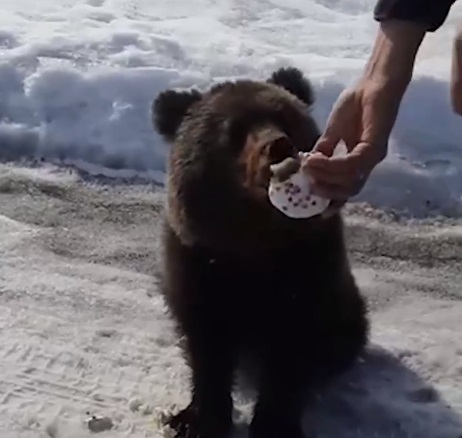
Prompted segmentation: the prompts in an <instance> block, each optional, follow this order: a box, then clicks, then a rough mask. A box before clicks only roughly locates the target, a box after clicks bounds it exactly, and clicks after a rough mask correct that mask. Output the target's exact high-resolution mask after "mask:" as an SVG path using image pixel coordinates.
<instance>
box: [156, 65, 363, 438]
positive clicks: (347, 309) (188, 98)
mask: <svg viewBox="0 0 462 438" xmlns="http://www.w3.org/2000/svg"><path fill="white" fill-rule="evenodd" d="M313 102H314V98H313V92H312V88H311V84H310V83H309V82H308V80H307V79H305V78H304V76H303V75H302V73H301V72H300V71H299V70H297V69H295V68H286V69H280V70H278V71H276V72H274V73H273V74H272V76H271V77H270V78H269V79H268V80H267V81H251V80H237V81H229V82H225V83H221V84H219V85H215V86H213V87H212V88H211V89H210V90H209V91H207V92H205V93H201V92H199V91H197V90H192V91H182V92H180V91H175V90H167V91H164V92H162V93H161V94H160V95H159V96H158V97H157V98H156V99H155V101H154V103H153V124H154V126H155V128H156V130H157V132H158V133H159V134H160V135H161V136H162V137H163V138H164V139H165V140H166V141H167V142H169V143H171V144H172V146H171V151H170V154H169V160H168V166H167V167H168V179H167V207H166V221H165V232H164V236H163V276H164V278H163V286H162V293H163V295H164V297H165V300H166V303H167V305H168V308H169V310H170V312H171V314H172V317H173V319H174V321H175V322H176V325H177V328H178V333H179V335H181V337H182V338H183V341H184V344H183V348H184V353H185V359H186V361H187V364H188V366H189V367H190V370H191V374H192V375H191V401H190V403H189V405H188V406H187V407H185V409H183V410H182V411H180V412H179V413H177V414H175V415H172V416H171V417H170V418H169V420H168V424H169V425H170V427H171V428H172V429H174V431H175V436H176V437H178V438H222V437H225V436H227V434H228V432H230V431H231V428H232V410H233V402H232V390H233V384H234V381H235V377H236V372H237V371H238V370H239V369H240V368H239V367H238V362H239V361H240V359H241V358H242V357H244V356H245V357H247V358H248V357H251V358H252V363H253V364H254V365H256V366H257V369H258V373H257V374H258V379H257V381H255V385H256V389H257V391H258V397H257V400H256V404H255V408H254V412H253V418H252V421H251V424H250V429H249V430H250V437H252V438H282V437H284V438H302V437H303V428H302V421H301V417H302V411H303V409H304V406H306V405H307V403H309V402H310V401H313V399H314V395H315V393H316V392H318V391H319V390H321V389H322V388H324V387H325V386H326V385H327V384H328V383H330V382H331V381H332V380H333V379H334V378H335V377H337V376H339V375H340V374H341V373H342V372H344V371H346V370H347V369H348V368H349V367H351V366H352V365H353V363H354V362H355V360H356V359H357V358H358V356H359V355H360V354H361V352H362V350H363V349H364V347H365V345H366V343H367V340H368V330H369V325H368V318H367V309H366V305H365V302H364V300H363V298H362V297H361V295H360V292H359V290H358V288H357V286H356V284H355V280H354V278H353V275H352V273H351V271H350V266H349V261H348V258H347V253H346V250H345V244H344V238H343V223H342V219H341V217H340V215H339V214H337V215H335V216H333V217H330V218H327V219H324V218H322V217H321V216H319V215H318V216H315V217H311V218H309V219H291V218H290V217H287V216H285V215H284V214H283V213H281V212H280V211H279V210H277V209H276V208H275V207H273V206H272V205H271V204H270V202H269V199H268V194H267V190H268V184H269V181H270V178H271V171H270V166H271V165H272V164H274V163H278V162H280V161H282V160H283V159H285V158H287V157H296V156H297V154H298V151H309V150H311V148H312V147H313V146H314V144H315V142H316V140H317V139H318V137H319V135H320V132H319V129H318V127H317V125H316V123H315V121H314V120H313V118H312V116H311V115H310V107H311V105H312V104H313Z"/></svg>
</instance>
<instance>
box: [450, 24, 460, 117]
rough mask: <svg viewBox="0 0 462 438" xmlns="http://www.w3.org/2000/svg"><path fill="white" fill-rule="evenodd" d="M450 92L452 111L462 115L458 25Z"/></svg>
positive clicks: (453, 51)
mask: <svg viewBox="0 0 462 438" xmlns="http://www.w3.org/2000/svg"><path fill="white" fill-rule="evenodd" d="M450 93H451V105H452V109H453V111H454V112H455V113H457V114H459V115H462V27H459V30H458V31H457V33H456V36H455V38H454V41H453V46H452V66H451V87H450Z"/></svg>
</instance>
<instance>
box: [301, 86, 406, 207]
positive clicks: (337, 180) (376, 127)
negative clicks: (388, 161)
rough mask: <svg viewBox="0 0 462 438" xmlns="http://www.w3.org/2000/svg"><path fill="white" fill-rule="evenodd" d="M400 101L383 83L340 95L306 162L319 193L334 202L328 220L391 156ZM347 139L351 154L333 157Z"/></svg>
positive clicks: (306, 170)
mask: <svg viewBox="0 0 462 438" xmlns="http://www.w3.org/2000/svg"><path fill="white" fill-rule="evenodd" d="M400 101H401V93H399V92H398V90H395V91H394V90H393V87H390V86H388V85H387V84H386V83H383V84H381V83H379V82H373V83H370V82H360V83H359V85H357V86H356V87H354V88H350V89H347V90H345V91H344V92H343V93H341V94H340V96H339V98H338V99H337V102H336V103H335V104H334V107H333V109H332V112H331V114H330V116H329V119H328V121H327V125H326V129H325V131H324V133H323V134H322V135H321V137H320V139H319V140H318V142H317V143H316V145H315V147H314V149H313V152H312V153H311V154H310V155H309V156H308V157H307V158H306V159H305V160H304V162H303V164H302V168H303V170H304V171H305V172H306V174H307V176H308V178H309V180H310V184H311V187H312V190H313V192H314V193H315V194H318V195H321V196H323V197H326V198H329V199H332V202H331V205H330V206H329V208H328V209H327V210H326V212H325V216H329V215H330V214H333V213H334V212H335V211H338V210H339V209H340V208H341V207H342V206H343V205H344V204H345V202H346V201H347V200H348V198H350V197H352V196H355V195H357V194H358V193H359V192H360V191H361V190H362V188H363V187H364V184H365V183H366V181H367V179H368V177H369V175H370V173H371V172H372V170H373V169H374V168H375V166H377V164H379V163H380V162H381V161H382V160H383V159H384V158H385V157H386V155H387V148H388V139H389V135H390V131H391V129H392V127H393V124H394V122H395V119H396V114H397V111H398V107H399V103H400ZM342 140H343V141H344V143H345V145H346V147H347V150H348V153H347V154H346V155H342V156H332V153H333V151H334V149H335V147H336V146H337V144H338V143H339V142H340V141H342Z"/></svg>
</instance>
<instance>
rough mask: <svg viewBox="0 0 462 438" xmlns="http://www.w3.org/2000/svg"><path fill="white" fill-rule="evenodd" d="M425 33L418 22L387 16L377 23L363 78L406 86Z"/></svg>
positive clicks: (400, 86)
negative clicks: (386, 18)
mask: <svg viewBox="0 0 462 438" xmlns="http://www.w3.org/2000/svg"><path fill="white" fill-rule="evenodd" d="M424 36H425V28H424V26H422V25H421V24H416V23H412V22H406V21H400V20H395V19H390V20H387V21H384V22H382V23H381V24H380V27H379V30H378V32H377V36H376V39H375V43H374V46H373V48H372V53H371V56H370V57H369V60H368V62H367V64H366V67H365V69H364V75H363V76H364V79H365V80H367V81H372V82H373V83H376V84H386V85H389V86H392V87H394V88H396V89H397V90H398V89H403V91H404V90H405V89H406V87H407V85H408V84H409V82H410V80H411V78H412V72H413V70H414V62H415V58H416V55H417V52H418V50H419V47H420V45H421V43H422V41H423V38H424Z"/></svg>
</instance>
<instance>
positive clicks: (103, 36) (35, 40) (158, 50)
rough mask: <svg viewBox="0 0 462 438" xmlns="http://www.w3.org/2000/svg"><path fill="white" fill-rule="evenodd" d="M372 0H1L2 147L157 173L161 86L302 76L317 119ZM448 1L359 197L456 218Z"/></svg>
mask: <svg viewBox="0 0 462 438" xmlns="http://www.w3.org/2000/svg"><path fill="white" fill-rule="evenodd" d="M373 3H374V2H370V1H368V0H349V1H341V2H340V1H335V0H318V1H315V0H290V1H289V0H287V1H285V0H284V1H282V0H274V1H266V0H256V1H253V2H252V3H249V2H245V1H241V0H234V1H231V0H192V1H188V2H186V1H183V0H171V1H170V0H169V1H167V0H164V1H155V2H153V1H151V0H132V1H130V2H127V1H123V0H87V1H80V2H75V1H71V0H61V1H59V2H56V1H51V0H41V1H40V2H35V1H31V0H15V1H12V0H5V1H4V2H2V10H1V14H0V157H2V158H9V159H12V158H15V159H18V158H21V157H40V158H46V159H47V160H48V161H57V160H60V161H61V162H65V163H72V164H73V165H76V166H78V167H80V168H81V169H84V170H85V171H87V172H90V173H97V174H105V175H110V176H117V175H119V176H120V175H124V176H130V175H135V174H136V175H138V176H143V177H145V178H149V179H155V180H158V181H161V182H162V181H163V171H164V158H165V151H166V149H165V145H164V144H163V143H162V142H161V141H160V139H159V138H158V136H157V135H156V134H155V133H154V132H153V130H152V127H151V123H150V104H151V101H152V99H153V98H154V97H155V95H156V94H157V93H158V92H159V91H161V90H163V89H165V88H167V87H174V86H175V87H188V86H191V85H195V86H199V87H207V86H208V85H210V83H211V82H213V81H218V80H223V79H227V78H236V77H239V76H247V77H253V78H264V77H266V76H267V75H268V74H269V73H270V72H271V71H272V70H274V69H275V68H277V67H280V66H285V65H295V66H297V67H299V68H301V69H303V70H304V71H305V72H306V74H307V75H309V76H310V78H312V80H313V82H314V85H315V86H316V90H317V95H318V105H317V108H316V116H317V117H318V119H319V122H320V123H321V125H323V124H324V122H325V120H326V117H327V115H328V113H329V110H330V108H331V105H332V103H333V101H334V99H335V98H336V96H337V95H338V93H339V92H340V91H341V90H342V89H343V87H345V86H346V85H348V84H349V83H351V81H353V80H355V79H356V78H357V77H358V75H359V73H360V70H361V68H362V66H363V64H364V62H365V60H366V58H367V55H368V52H369V49H370V45H371V43H372V38H373V35H374V32H375V28H376V23H375V22H373V20H372V18H371V13H372V7H373ZM461 15H462V4H458V3H456V5H455V6H454V7H453V10H452V13H451V17H450V19H449V20H448V22H447V24H446V25H445V26H444V27H443V28H442V29H441V30H440V31H439V32H437V33H436V34H433V35H429V37H428V39H427V40H426V42H425V43H424V47H423V48H422V51H421V53H420V55H419V58H418V65H417V67H416V76H415V80H414V82H413V84H412V86H411V87H410V89H409V92H408V94H407V95H406V98H405V101H404V103H403V106H402V110H401V114H400V118H399V121H398V122H397V125H396V127H395V130H394V135H393V138H392V142H391V145H390V154H389V157H388V159H387V160H386V162H385V163H383V165H381V166H380V167H379V168H378V169H377V170H376V172H375V173H374V175H373V177H372V178H371V179H370V180H369V183H368V185H367V186H366V189H365V190H364V191H363V192H362V193H361V195H360V196H359V197H358V200H367V201H370V202H372V203H374V204H375V205H377V206H381V207H387V208H396V209H399V210H401V211H404V210H405V211H408V212H409V213H411V214H413V215H419V216H422V215H424V214H429V213H435V212H436V213H442V214H446V215H452V216H460V215H461V214H462V198H461V196H462V170H461V169H462V146H461V143H460V140H459V139H460V138H462V120H461V118H460V117H458V116H456V115H454V114H452V112H451V108H450V105H449V98H448V78H449V67H450V44H451V37H452V32H453V27H454V21H455V20H456V19H457V18H459V17H460V16H461Z"/></svg>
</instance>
